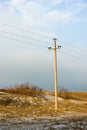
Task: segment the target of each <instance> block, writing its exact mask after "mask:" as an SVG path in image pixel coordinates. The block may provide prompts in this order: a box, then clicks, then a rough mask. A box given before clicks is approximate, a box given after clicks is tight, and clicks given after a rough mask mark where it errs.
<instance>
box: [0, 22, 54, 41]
mask: <svg viewBox="0 0 87 130" xmlns="http://www.w3.org/2000/svg"><path fill="white" fill-rule="evenodd" d="M0 24H1V25H3V26H6V27H10V28H14V29H17V30H20V31H25V32H28V33H32V34H36V35H40V36H43V37H47V38H49V39H53V37H51V36H47V35H45V34H42V33H39V32H34V31H31V30H27V29H23V28H19V27H16V26H14V25H9V24H6V23H1V22H0Z"/></svg>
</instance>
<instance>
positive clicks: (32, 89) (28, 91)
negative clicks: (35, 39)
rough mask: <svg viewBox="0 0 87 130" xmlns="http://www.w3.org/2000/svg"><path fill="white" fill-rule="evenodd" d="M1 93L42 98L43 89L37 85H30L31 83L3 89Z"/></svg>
mask: <svg viewBox="0 0 87 130" xmlns="http://www.w3.org/2000/svg"><path fill="white" fill-rule="evenodd" d="M0 91H3V92H7V93H14V94H22V95H29V96H41V95H42V94H43V91H42V89H41V88H39V87H37V86H35V85H30V84H29V83H25V84H21V85H15V87H9V88H5V89H1V90H0Z"/></svg>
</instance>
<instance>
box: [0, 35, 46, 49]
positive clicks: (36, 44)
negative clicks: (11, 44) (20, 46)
mask: <svg viewBox="0 0 87 130" xmlns="http://www.w3.org/2000/svg"><path fill="white" fill-rule="evenodd" d="M0 38H3V39H9V40H14V41H18V42H22V43H27V44H31V45H35V46H42V47H45V48H47V46H46V45H41V44H38V43H34V42H29V41H24V40H18V39H15V38H10V37H6V36H1V35H0Z"/></svg>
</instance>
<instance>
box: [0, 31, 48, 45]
mask: <svg viewBox="0 0 87 130" xmlns="http://www.w3.org/2000/svg"><path fill="white" fill-rule="evenodd" d="M0 32H2V33H6V34H10V35H13V36H17V37H21V38H26V39H29V40H30V39H31V40H35V41H39V42H41V43H44V44H49V42H48V41H43V40H39V39H35V38H31V37H27V36H24V35H20V34H16V33H11V32H8V31H4V30H0Z"/></svg>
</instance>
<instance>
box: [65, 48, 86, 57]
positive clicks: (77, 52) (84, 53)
mask: <svg viewBox="0 0 87 130" xmlns="http://www.w3.org/2000/svg"><path fill="white" fill-rule="evenodd" d="M64 48H66V49H67V50H69V51H71V52H74V53H76V54H77V55H78V54H81V55H83V56H85V57H87V53H86V52H82V51H81V50H80V51H79V50H75V49H73V48H71V47H69V46H67V47H66V46H64Z"/></svg>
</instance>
